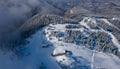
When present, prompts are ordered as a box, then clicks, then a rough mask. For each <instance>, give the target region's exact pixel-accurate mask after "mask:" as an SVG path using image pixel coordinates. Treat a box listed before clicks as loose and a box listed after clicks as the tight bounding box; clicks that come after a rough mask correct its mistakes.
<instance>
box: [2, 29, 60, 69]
mask: <svg viewBox="0 0 120 69" xmlns="http://www.w3.org/2000/svg"><path fill="white" fill-rule="evenodd" d="M27 40H28V41H30V43H29V44H27V45H25V47H26V48H27V49H28V52H29V53H30V55H28V56H23V58H19V59H17V57H15V56H14V58H13V59H12V60H11V57H10V56H11V55H7V56H6V55H1V61H0V69H39V67H40V65H41V63H42V64H44V66H45V68H46V69H54V68H55V69H60V66H59V65H58V64H57V63H56V61H55V60H54V59H53V58H52V57H51V53H52V51H53V49H54V48H53V47H49V48H42V46H41V44H42V42H45V41H46V43H49V42H47V40H46V38H45V37H44V35H43V31H42V30H40V31H38V32H37V33H36V34H34V35H32V36H31V38H28V39H27ZM15 58H16V59H15Z"/></svg>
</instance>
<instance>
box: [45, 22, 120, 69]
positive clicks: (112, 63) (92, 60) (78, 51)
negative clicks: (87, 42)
mask: <svg viewBox="0 0 120 69" xmlns="http://www.w3.org/2000/svg"><path fill="white" fill-rule="evenodd" d="M80 24H81V25H84V26H85V27H87V28H89V26H88V25H87V24H86V23H84V22H83V21H82V22H80ZM55 26H56V25H54V26H53V27H55ZM60 27H61V28H58V27H55V30H58V29H59V31H62V32H63V27H65V25H62V24H61V25H60ZM46 29H47V27H46ZM89 29H90V28H89ZM73 30H74V29H73ZM75 30H80V29H75ZM52 31H54V30H49V31H47V32H52ZM90 31H96V32H97V31H101V32H105V31H103V30H102V29H101V30H93V29H90ZM64 33H65V32H64ZM106 33H108V34H109V35H110V36H111V37H112V38H113V40H112V41H113V42H114V44H116V45H119V44H118V43H117V41H116V39H115V37H114V36H113V35H111V33H110V32H106ZM49 35H50V34H46V36H49ZM52 37H53V38H54V39H53V40H49V41H50V42H51V43H53V44H54V47H55V49H54V53H55V54H58V53H64V52H65V50H67V51H70V52H72V55H61V56H56V57H54V58H55V59H56V61H57V62H58V63H60V64H64V65H66V66H69V65H70V66H71V64H73V63H75V64H76V65H77V64H79V63H78V61H81V64H83V63H84V65H88V66H90V67H91V69H100V68H107V69H118V68H119V67H120V59H119V58H118V57H116V56H115V55H112V54H107V53H102V52H97V51H94V50H90V49H87V48H85V46H77V45H75V44H74V43H65V42H63V41H59V40H58V39H59V38H57V37H55V36H52ZM47 38H50V37H47ZM73 57H76V58H77V59H78V58H79V57H82V58H81V59H80V60H77V61H76V60H75V59H74V58H73ZM83 58H84V59H83ZM113 59H114V60H113ZM82 60H84V61H82ZM75 67H76V66H75Z"/></svg>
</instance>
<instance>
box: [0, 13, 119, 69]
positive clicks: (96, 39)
mask: <svg viewBox="0 0 120 69" xmlns="http://www.w3.org/2000/svg"><path fill="white" fill-rule="evenodd" d="M119 22H120V20H119V18H111V19H107V18H102V17H87V16H81V17H80V20H75V19H69V18H64V17H60V16H57V15H49V14H48V15H41V14H38V15H36V16H34V17H32V18H31V19H30V20H28V21H27V22H26V23H25V24H23V25H22V26H21V27H20V29H19V31H20V32H21V38H22V39H21V41H23V42H25V44H24V43H23V44H21V45H19V46H17V47H15V48H14V49H13V51H12V52H10V53H9V54H8V53H6V54H7V55H5V53H2V52H1V53H0V54H1V55H2V56H1V60H2V61H1V62H0V65H1V66H0V69H9V68H10V69H119V67H120V38H119V37H120V36H119V33H120V29H119V24H120V23H119Z"/></svg>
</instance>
